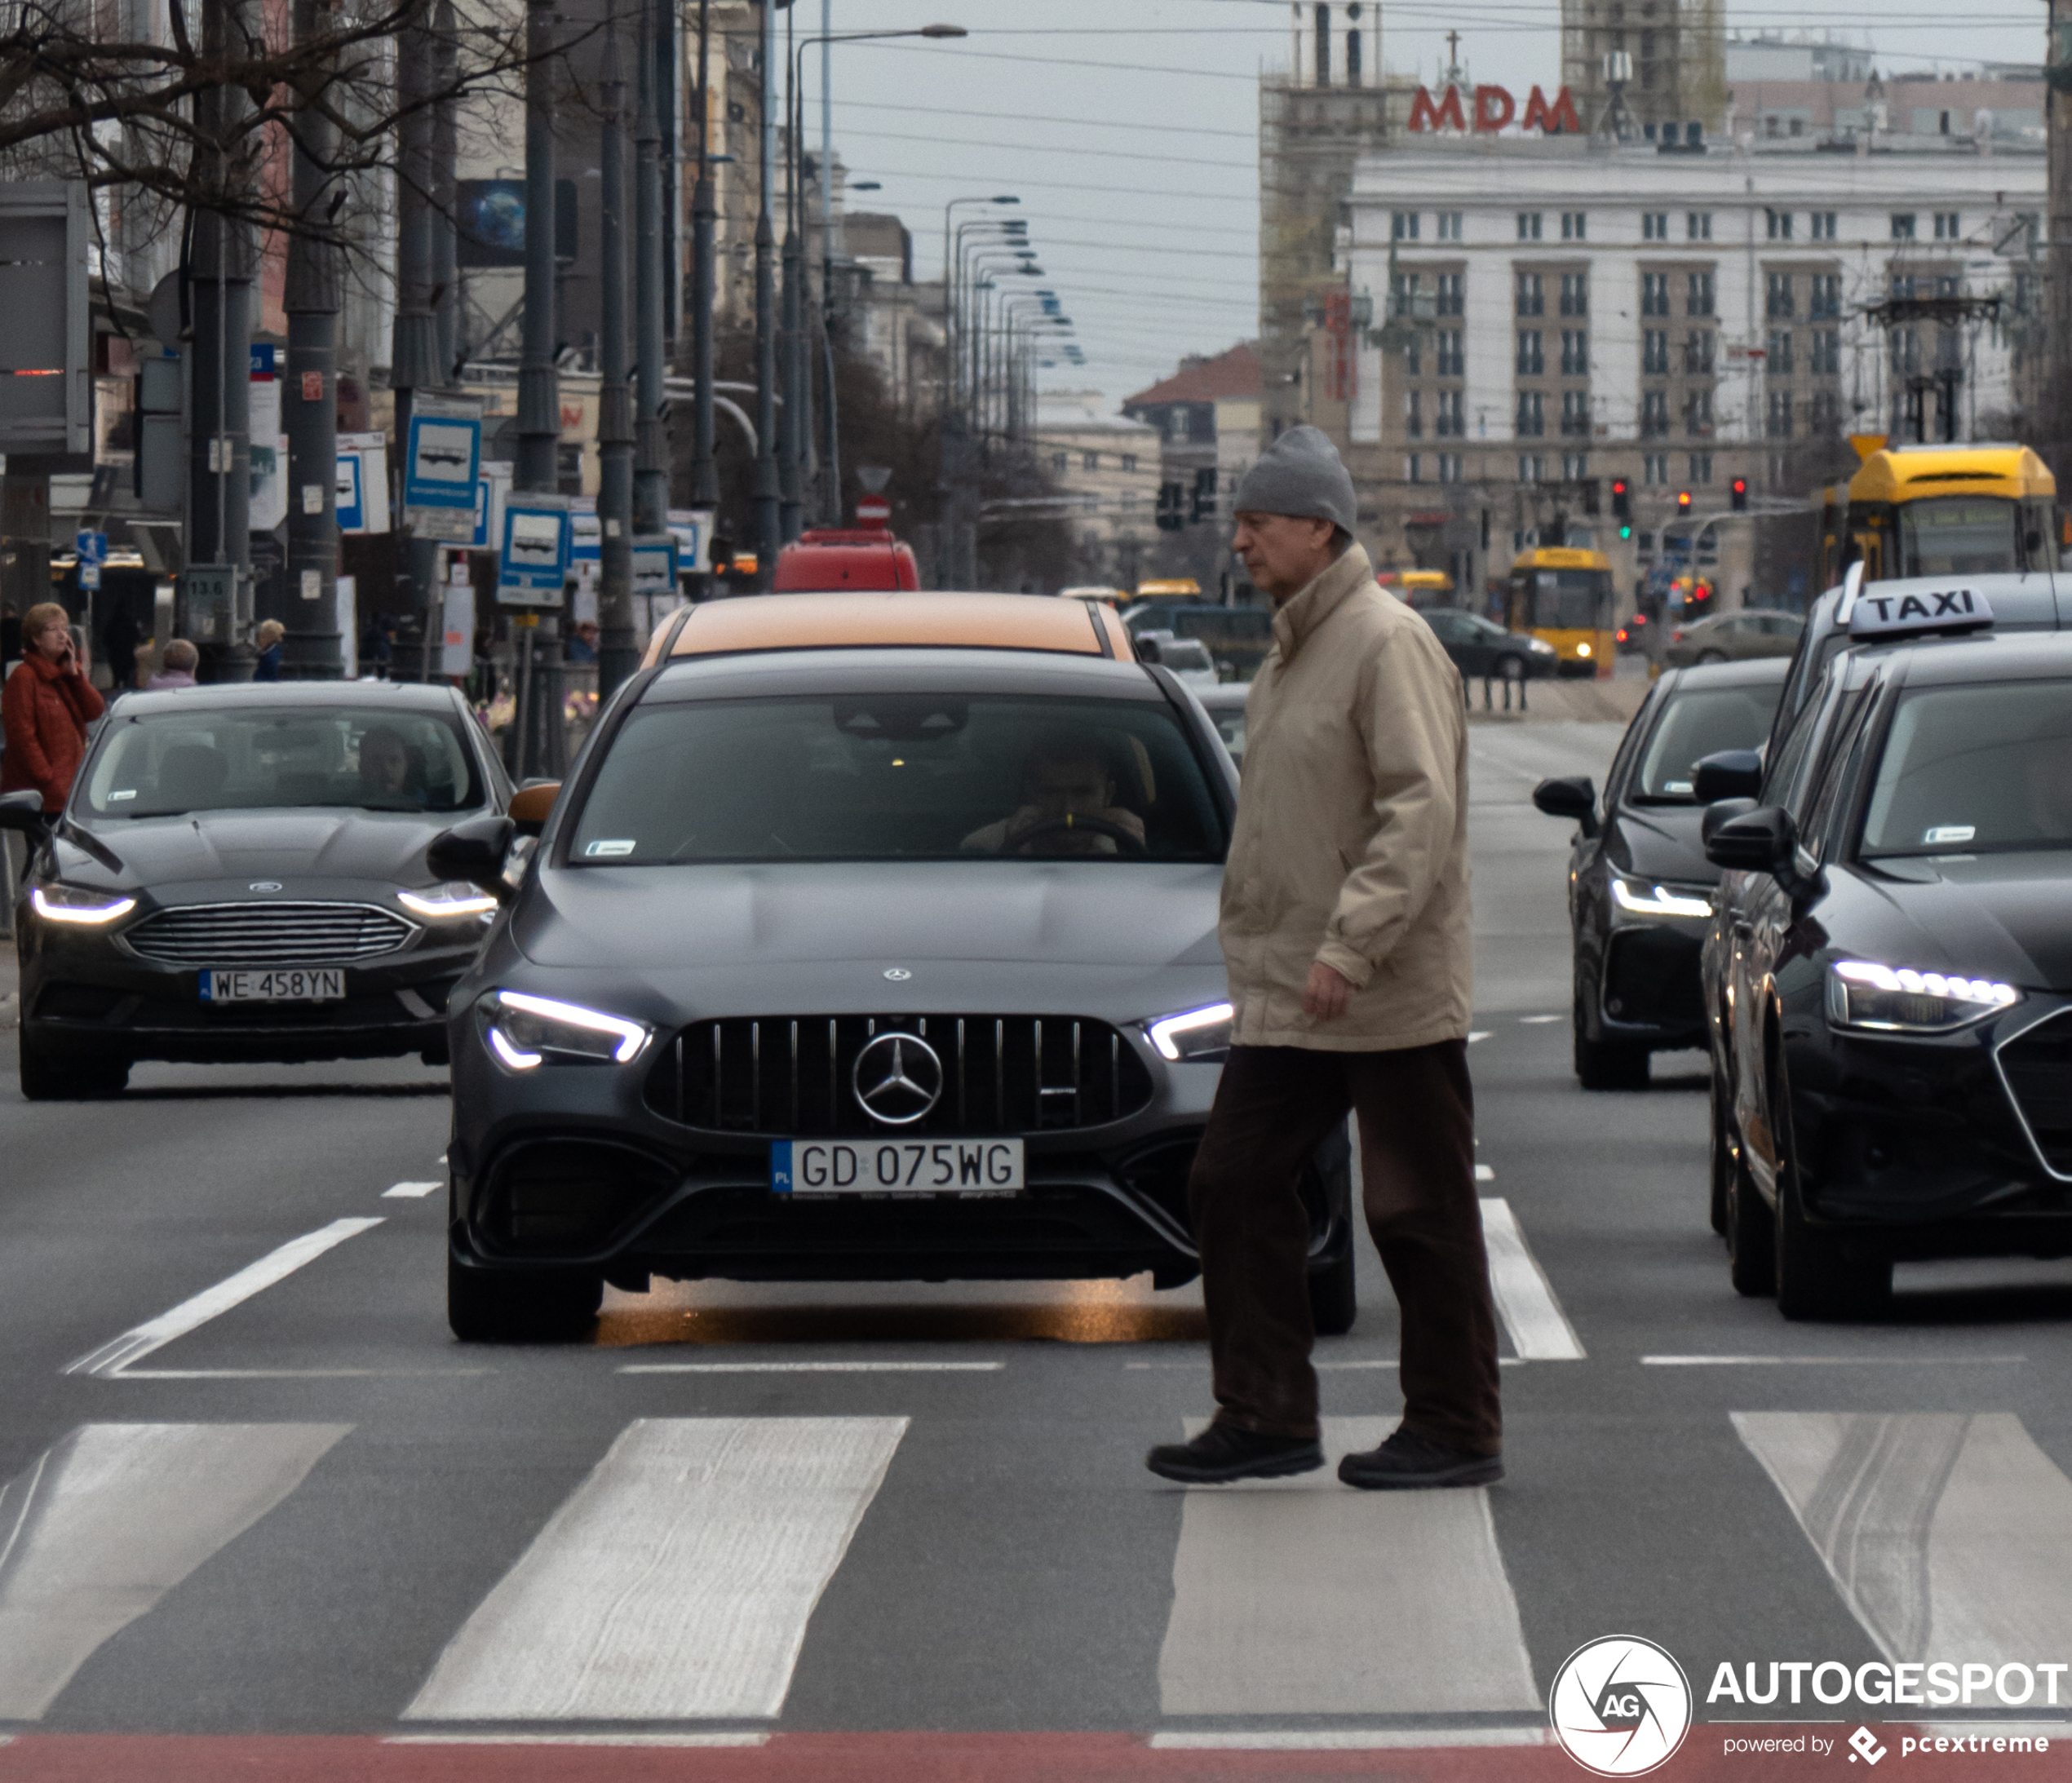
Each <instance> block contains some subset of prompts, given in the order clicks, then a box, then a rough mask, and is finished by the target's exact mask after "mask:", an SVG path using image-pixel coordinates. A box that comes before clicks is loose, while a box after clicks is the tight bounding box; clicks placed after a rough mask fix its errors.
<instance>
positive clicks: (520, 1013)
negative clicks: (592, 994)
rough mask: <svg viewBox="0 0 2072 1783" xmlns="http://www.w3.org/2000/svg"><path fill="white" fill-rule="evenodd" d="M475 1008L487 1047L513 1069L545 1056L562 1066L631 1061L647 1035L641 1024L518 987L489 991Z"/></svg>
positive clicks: (533, 1063)
mask: <svg viewBox="0 0 2072 1783" xmlns="http://www.w3.org/2000/svg"><path fill="white" fill-rule="evenodd" d="M478 1007H480V1010H481V1011H482V1015H483V1020H484V1025H485V1030H486V1032H487V1034H488V1038H489V1048H490V1051H493V1052H494V1053H495V1054H496V1055H497V1057H498V1058H499V1059H501V1060H503V1062H504V1064H507V1065H508V1066H509V1067H510V1068H511V1069H512V1070H513V1071H530V1070H532V1069H533V1068H534V1067H535V1066H536V1065H538V1064H542V1063H543V1062H545V1060H547V1058H548V1057H549V1056H552V1057H554V1058H555V1059H556V1060H557V1061H558V1062H560V1063H562V1064H622V1065H623V1064H632V1062H633V1061H634V1060H635V1059H637V1058H639V1057H640V1055H641V1053H642V1052H644V1051H645V1050H646V1049H647V1045H648V1042H649V1038H650V1037H651V1036H652V1034H653V1029H650V1028H649V1026H648V1025H647V1024H645V1023H644V1022H638V1021H628V1020H625V1019H624V1018H623V1017H622V1016H618V1015H605V1014H604V1013H603V1012H602V1011H599V1010H595V1009H585V1008H584V1007H582V1005H581V1004H579V1003H564V1002H560V1001H558V1000H557V999H556V998H551V997H533V996H529V995H527V994H526V993H525V992H523V991H516V990H493V991H491V992H490V993H489V995H488V996H486V997H485V998H483V999H482V1001H481V1003H480V1005H479V1006H478Z"/></svg>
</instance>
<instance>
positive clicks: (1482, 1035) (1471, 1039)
mask: <svg viewBox="0 0 2072 1783" xmlns="http://www.w3.org/2000/svg"><path fill="white" fill-rule="evenodd" d="M1488 1038H1490V1030H1489V1029H1486V1028H1484V1029H1481V1030H1479V1031H1478V1032H1476V1033H1471V1034H1469V1035H1468V1045H1469V1046H1473V1045H1474V1044H1475V1042H1477V1041H1478V1040H1487V1039H1488Z"/></svg>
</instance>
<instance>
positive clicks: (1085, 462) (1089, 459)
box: [1079, 452, 1100, 471]
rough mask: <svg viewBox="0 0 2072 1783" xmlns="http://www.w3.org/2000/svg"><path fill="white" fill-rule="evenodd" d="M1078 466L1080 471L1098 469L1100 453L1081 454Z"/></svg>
mask: <svg viewBox="0 0 2072 1783" xmlns="http://www.w3.org/2000/svg"><path fill="white" fill-rule="evenodd" d="M1079 468H1080V469H1081V470H1082V471H1098V470H1099V469H1100V453H1098V452H1089V453H1085V454H1083V455H1082V457H1081V458H1080V460H1079Z"/></svg>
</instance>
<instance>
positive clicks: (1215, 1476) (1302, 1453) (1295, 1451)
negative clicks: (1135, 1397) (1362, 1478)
mask: <svg viewBox="0 0 2072 1783" xmlns="http://www.w3.org/2000/svg"><path fill="white" fill-rule="evenodd" d="M1323 1465H1324V1451H1323V1449H1322V1445H1320V1444H1319V1443H1318V1442H1317V1439H1316V1438H1315V1437H1314V1436H1259V1435H1257V1434H1256V1433H1255V1432H1254V1431H1249V1430H1240V1429H1238V1427H1237V1426H1236V1425H1235V1424H1211V1425H1210V1426H1209V1427H1208V1428H1207V1429H1206V1430H1205V1431H1202V1434H1201V1435H1200V1436H1197V1437H1196V1438H1195V1439H1194V1440H1193V1441H1192V1442H1191V1443H1161V1444H1160V1445H1158V1447H1157V1448H1156V1449H1153V1450H1152V1451H1151V1453H1149V1454H1148V1455H1146V1456H1145V1457H1144V1466H1145V1467H1149V1469H1150V1470H1151V1471H1152V1472H1153V1473H1155V1474H1159V1475H1162V1476H1163V1477H1165V1478H1166V1479H1167V1480H1184V1482H1185V1483H1186V1484H1189V1485H1190V1486H1206V1485H1214V1484H1218V1483H1219V1482H1220V1481H1223V1480H1273V1479H1277V1478H1278V1477H1279V1476H1281V1475H1282V1474H1291V1473H1309V1472H1312V1471H1314V1470H1315V1469H1317V1468H1318V1467H1322V1466H1323Z"/></svg>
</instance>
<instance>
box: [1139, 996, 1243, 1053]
mask: <svg viewBox="0 0 2072 1783" xmlns="http://www.w3.org/2000/svg"><path fill="white" fill-rule="evenodd" d="M1232 1015H1233V1011H1232V1009H1231V1007H1230V1005H1229V1004H1228V1003H1211V1004H1210V1005H1209V1006H1208V1007H1206V1008H1205V1009H1190V1010H1189V1011H1186V1012H1185V1013H1184V1015H1167V1017H1166V1018H1165V1019H1164V1020H1162V1021H1154V1022H1151V1023H1149V1024H1146V1030H1145V1031H1146V1032H1147V1033H1149V1034H1150V1036H1151V1044H1152V1045H1153V1046H1156V1047H1157V1048H1158V1051H1159V1054H1160V1055H1161V1056H1162V1057H1163V1058H1167V1059H1171V1060H1174V1061H1175V1063H1178V1062H1179V1061H1180V1060H1210V1059H1220V1058H1221V1057H1222V1056H1223V1055H1224V1054H1225V1053H1226V1052H1228V1051H1229V1050H1230V1020H1231V1016H1232Z"/></svg>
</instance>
